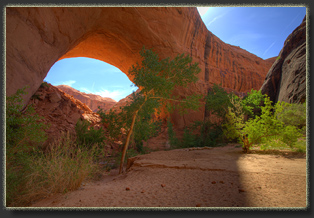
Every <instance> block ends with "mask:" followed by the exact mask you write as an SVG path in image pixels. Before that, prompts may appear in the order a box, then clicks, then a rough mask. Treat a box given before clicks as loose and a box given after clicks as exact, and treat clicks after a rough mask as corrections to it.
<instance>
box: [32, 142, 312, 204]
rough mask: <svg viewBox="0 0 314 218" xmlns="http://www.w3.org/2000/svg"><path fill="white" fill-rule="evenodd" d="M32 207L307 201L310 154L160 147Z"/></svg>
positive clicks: (227, 147)
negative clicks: (123, 170)
mask: <svg viewBox="0 0 314 218" xmlns="http://www.w3.org/2000/svg"><path fill="white" fill-rule="evenodd" d="M285 154H286V155H285ZM128 165H129V166H128V170H127V172H126V173H124V174H121V175H118V171H117V169H115V170H111V172H109V173H108V172H107V173H105V174H104V176H103V178H102V179H101V180H99V181H96V182H90V183H87V184H84V185H82V186H81V188H80V189H78V190H76V191H73V192H69V193H66V194H58V195H54V196H50V197H49V198H46V199H43V200H41V201H39V202H36V203H34V204H33V205H32V207H110V208H111V207H306V206H307V201H306V198H307V195H306V194H307V185H306V184H307V178H306V175H307V174H306V171H307V168H306V157H304V156H302V157H300V155H298V156H295V155H289V154H288V153H283V155H282V154H278V155H277V154H271V155H270V154H243V153H242V149H241V148H239V147H237V146H234V145H228V146H225V147H217V148H191V149H188V148H187V149H178V150H170V151H157V152H152V153H150V154H146V155H142V156H137V157H134V158H133V159H132V161H129V163H128Z"/></svg>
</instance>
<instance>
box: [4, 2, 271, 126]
mask: <svg viewBox="0 0 314 218" xmlns="http://www.w3.org/2000/svg"><path fill="white" fill-rule="evenodd" d="M143 46H145V47H146V48H152V49H153V50H154V51H155V52H157V53H158V54H159V56H160V58H166V57H170V58H173V57H175V56H176V55H178V54H181V53H186V54H189V55H191V56H192V57H193V61H194V62H198V63H199V66H200V68H201V70H202V71H201V73H200V74H199V75H198V76H199V79H200V80H199V81H198V83H197V84H196V85H193V86H191V87H190V88H189V89H188V90H180V89H178V90H176V92H177V93H178V94H179V95H186V94H189V92H193V93H195V92H196V93H201V94H204V95H205V94H206V93H207V90H208V88H209V87H210V86H211V85H212V84H213V83H221V84H222V86H223V87H225V88H227V89H229V90H234V91H238V92H247V91H249V90H251V89H252V88H254V89H259V88H260V87H261V85H262V84H263V81H264V79H265V75H266V73H267V72H268V70H269V68H270V67H271V65H272V63H273V62H272V61H271V60H263V59H261V58H259V57H257V56H255V55H253V54H251V53H249V52H247V51H245V50H243V49H241V48H239V47H236V46H232V45H229V44H225V43H224V42H222V41H221V40H220V39H219V38H217V37H216V36H215V35H213V34H212V33H211V32H210V31H208V30H207V28H206V26H205V25H204V23H203V21H202V20H201V18H200V15H199V14H198V12H197V9H196V8H191V7H163V8H162V7H7V8H6V94H7V95H11V94H13V93H15V92H16V90H17V89H19V88H22V87H24V86H25V85H29V86H30V89H29V90H28V91H29V93H28V95H27V96H25V98H24V100H25V102H27V101H28V100H29V99H30V97H31V96H32V95H33V94H34V93H35V91H36V90H37V89H38V87H39V86H40V84H41V83H42V81H43V79H44V78H45V76H46V75H47V73H48V71H49V69H50V68H51V66H52V65H53V64H54V63H55V62H56V61H58V60H60V59H64V58H70V57H89V58H94V59H98V60H102V61H105V62H107V63H109V64H111V65H113V66H115V67H117V68H119V69H120V70H121V71H122V72H124V73H125V74H126V75H127V76H128V77H129V75H128V69H129V68H130V67H131V66H132V65H133V64H135V63H136V62H139V61H140V56H139V51H140V50H141V49H142V47H143ZM87 76H88V75H87ZM129 79H130V80H131V81H132V78H131V77H129ZM203 117H204V110H201V111H198V112H193V113H192V114H189V115H187V116H183V117H179V116H178V115H175V114H174V115H173V120H174V122H175V125H177V126H183V125H185V124H186V123H187V122H189V121H193V120H200V119H203Z"/></svg>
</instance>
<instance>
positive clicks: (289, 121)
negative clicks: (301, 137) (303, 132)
mask: <svg viewBox="0 0 314 218" xmlns="http://www.w3.org/2000/svg"><path fill="white" fill-rule="evenodd" d="M276 116H277V119H278V120H280V121H281V122H283V123H284V125H285V126H295V127H297V128H299V129H302V128H303V127H305V126H306V104H305V103H303V104H290V103H286V102H277V104H276Z"/></svg>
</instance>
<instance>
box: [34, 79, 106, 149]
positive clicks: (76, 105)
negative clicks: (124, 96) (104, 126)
mask: <svg viewBox="0 0 314 218" xmlns="http://www.w3.org/2000/svg"><path fill="white" fill-rule="evenodd" d="M28 104H32V105H33V107H34V109H35V111H36V112H37V113H38V114H39V115H40V116H42V117H43V118H44V120H43V122H44V123H46V124H49V125H50V126H49V129H48V130H47V131H46V132H47V135H48V140H47V141H46V143H45V145H48V144H50V143H52V142H54V140H55V139H58V138H59V137H60V136H61V134H62V132H65V133H66V132H67V131H69V132H70V133H75V125H76V123H77V121H78V120H80V119H81V120H88V121H89V122H90V123H91V124H92V125H93V126H95V127H96V128H97V127H100V125H101V124H100V122H101V119H100V117H99V115H98V114H96V113H94V112H92V111H91V110H90V109H89V107H88V106H87V105H86V104H84V103H82V102H81V101H79V100H77V99H75V98H73V97H72V96H70V95H68V94H66V93H65V92H63V91H61V90H59V89H58V88H56V87H54V86H52V85H50V84H47V83H46V84H43V85H41V86H40V87H39V89H38V90H37V91H36V92H35V94H34V95H33V96H32V98H31V100H30V101H29V102H28Z"/></svg>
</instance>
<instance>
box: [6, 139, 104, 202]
mask: <svg viewBox="0 0 314 218" xmlns="http://www.w3.org/2000/svg"><path fill="white" fill-rule="evenodd" d="M51 147H52V148H51V151H50V152H47V153H43V152H37V153H36V154H33V155H30V156H29V158H30V161H29V163H30V165H29V166H28V174H27V175H26V178H25V180H26V182H25V186H24V187H23V193H22V194H20V195H18V196H15V198H14V199H12V200H11V202H10V203H11V205H10V206H28V205H29V204H31V203H32V202H34V201H36V200H39V199H41V198H44V197H47V196H49V195H51V194H55V193H66V192H68V191H73V190H75V189H78V188H79V187H80V186H81V184H82V182H83V181H85V180H89V179H95V178H96V176H97V175H99V174H100V170H101V169H100V165H99V164H98V160H99V159H100V158H102V157H104V156H105V155H104V152H103V149H101V148H100V147H99V146H98V145H94V146H93V147H91V148H86V147H84V146H81V145H78V144H77V143H76V140H75V138H74V137H73V136H71V135H69V134H65V135H64V136H63V137H62V138H61V139H60V140H58V141H57V142H55V143H54V144H52V146H51Z"/></svg>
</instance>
